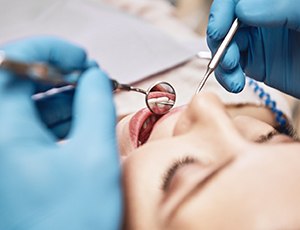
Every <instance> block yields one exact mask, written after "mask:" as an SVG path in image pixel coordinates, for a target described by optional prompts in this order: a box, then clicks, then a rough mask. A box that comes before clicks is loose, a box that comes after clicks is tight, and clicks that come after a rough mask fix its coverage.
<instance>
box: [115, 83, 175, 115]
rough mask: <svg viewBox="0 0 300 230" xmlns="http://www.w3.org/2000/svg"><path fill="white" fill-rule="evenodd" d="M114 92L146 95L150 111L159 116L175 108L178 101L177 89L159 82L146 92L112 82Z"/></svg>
mask: <svg viewBox="0 0 300 230" xmlns="http://www.w3.org/2000/svg"><path fill="white" fill-rule="evenodd" d="M111 81H112V84H113V90H114V91H117V90H125V91H135V92H138V93H142V94H145V95H146V97H145V102H146V105H147V107H148V109H149V110H150V111H151V112H152V113H154V114H157V115H162V114H165V113H167V112H169V111H170V109H172V108H173V106H174V105H175V101H176V93H175V89H174V88H173V87H172V85H170V84H169V83H168V82H163V81H162V82H157V83H155V84H154V85H152V86H150V87H149V88H148V89H147V90H146V91H145V90H143V89H140V88H137V87H133V86H130V85H127V84H120V83H118V82H117V81H116V80H111Z"/></svg>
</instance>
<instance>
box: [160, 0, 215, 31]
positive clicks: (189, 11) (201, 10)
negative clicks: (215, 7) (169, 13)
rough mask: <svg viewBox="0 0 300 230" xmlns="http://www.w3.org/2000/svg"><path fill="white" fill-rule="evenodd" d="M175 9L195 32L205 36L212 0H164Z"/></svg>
mask: <svg viewBox="0 0 300 230" xmlns="http://www.w3.org/2000/svg"><path fill="white" fill-rule="evenodd" d="M166 1H168V2H170V3H171V4H172V5H173V6H175V7H176V9H177V14H178V17H179V18H180V19H181V20H182V21H183V22H184V23H185V24H187V25H188V26H189V27H191V28H192V29H193V30H194V31H195V32H196V33H198V34H199V35H201V36H205V31H206V25H207V19H208V15H209V8H210V5H211V3H212V1H213V0H166Z"/></svg>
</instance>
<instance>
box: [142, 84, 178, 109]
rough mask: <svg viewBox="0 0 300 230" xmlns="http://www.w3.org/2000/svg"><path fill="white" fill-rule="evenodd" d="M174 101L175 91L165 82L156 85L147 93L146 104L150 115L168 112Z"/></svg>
mask: <svg viewBox="0 0 300 230" xmlns="http://www.w3.org/2000/svg"><path fill="white" fill-rule="evenodd" d="M175 101H176V93H175V90H174V88H173V87H172V86H171V85H170V84H169V83H167V82H159V83H156V84H155V85H153V86H152V87H150V88H149V89H148V91H147V95H146V104H147V106H148V108H149V110H150V111H151V112H152V113H155V114H158V115H161V114H165V113H167V112H169V111H170V109H172V108H173V106H174V105H175Z"/></svg>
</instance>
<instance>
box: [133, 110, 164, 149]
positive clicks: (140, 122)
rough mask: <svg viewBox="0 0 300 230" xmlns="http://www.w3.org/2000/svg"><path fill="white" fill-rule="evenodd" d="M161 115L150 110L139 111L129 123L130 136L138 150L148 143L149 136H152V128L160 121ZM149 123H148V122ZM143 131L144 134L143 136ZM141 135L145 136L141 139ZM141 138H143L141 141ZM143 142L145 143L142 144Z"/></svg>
mask: <svg viewBox="0 0 300 230" xmlns="http://www.w3.org/2000/svg"><path fill="white" fill-rule="evenodd" d="M160 117H161V116H160V115H155V114H153V113H152V112H151V111H149V109H148V108H144V109H141V110H140V111H138V112H137V113H136V114H135V115H134V116H133V117H132V118H131V119H130V121H129V135H130V139H131V141H132V142H133V147H134V148H137V147H138V146H140V145H141V144H143V143H144V142H146V141H147V136H148V137H149V135H150V134H151V131H152V128H153V126H154V124H155V123H156V121H157V120H158V119H160ZM146 121H147V122H146ZM142 130H144V131H145V132H143V134H142ZM141 135H144V136H143V137H141ZM141 138H143V139H142V140H141ZM141 142H143V143H141Z"/></svg>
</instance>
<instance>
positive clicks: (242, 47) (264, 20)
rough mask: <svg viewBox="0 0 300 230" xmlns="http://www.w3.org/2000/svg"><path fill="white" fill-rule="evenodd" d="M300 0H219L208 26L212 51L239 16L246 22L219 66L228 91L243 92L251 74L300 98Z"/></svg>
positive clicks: (217, 73)
mask: <svg viewBox="0 0 300 230" xmlns="http://www.w3.org/2000/svg"><path fill="white" fill-rule="evenodd" d="M299 5H300V0H285V1H282V0H214V2H213V4H212V7H211V12H210V17H209V23H208V28H207V41H208V45H209V47H210V49H211V50H212V52H215V51H216V48H217V47H218V46H219V44H220V41H221V40H222V39H223V38H224V36H225V35H226V33H227V32H228V30H229V28H230V26H231V23H232V22H233V20H234V18H235V17H237V18H239V20H240V21H241V22H242V26H241V27H240V29H239V31H238V33H237V34H236V36H235V39H234V41H233V42H232V44H231V45H230V46H229V48H228V50H227V52H226V54H225V55H224V57H223V60H222V61H221V62H220V65H219V67H218V68H217V69H216V71H215V75H216V78H217V80H218V81H219V82H220V83H221V85H223V86H224V87H225V88H226V89H227V90H228V91H231V92H239V91H241V90H242V89H243V87H244V84H245V76H244V74H243V72H245V73H246V75H247V76H249V77H252V78H254V79H256V80H258V81H262V82H265V83H266V84H267V85H270V86H272V87H274V88H277V89H279V90H281V91H284V92H286V93H288V94H290V95H293V96H296V97H298V98H300V90H299V88H300V77H299V76H300V65H299V63H300V42H299V41H300V14H299Z"/></svg>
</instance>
